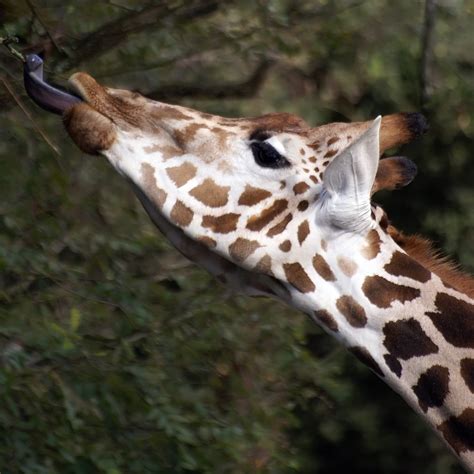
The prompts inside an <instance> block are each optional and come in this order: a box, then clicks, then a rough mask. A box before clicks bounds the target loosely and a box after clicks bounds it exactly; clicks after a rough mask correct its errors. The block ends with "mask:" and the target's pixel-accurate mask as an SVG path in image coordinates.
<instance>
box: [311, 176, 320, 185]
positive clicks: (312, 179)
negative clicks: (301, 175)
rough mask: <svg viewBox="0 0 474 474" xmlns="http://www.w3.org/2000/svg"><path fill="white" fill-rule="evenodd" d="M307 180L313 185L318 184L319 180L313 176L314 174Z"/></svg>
mask: <svg viewBox="0 0 474 474" xmlns="http://www.w3.org/2000/svg"><path fill="white" fill-rule="evenodd" d="M309 179H310V180H311V181H312V182H313V183H314V184H317V183H319V180H318V177H317V176H314V174H312V175H311V176H310V177H309Z"/></svg>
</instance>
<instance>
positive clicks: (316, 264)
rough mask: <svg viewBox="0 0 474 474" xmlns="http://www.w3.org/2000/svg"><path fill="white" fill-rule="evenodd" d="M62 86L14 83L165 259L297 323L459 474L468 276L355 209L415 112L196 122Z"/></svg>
mask: <svg viewBox="0 0 474 474" xmlns="http://www.w3.org/2000/svg"><path fill="white" fill-rule="evenodd" d="M40 79H41V77H40ZM69 82H70V84H71V85H72V87H73V88H74V89H75V91H76V95H75V96H70V98H69V99H68V98H67V97H64V96H61V100H58V97H57V96H56V95H55V94H56V93H55V92H54V88H52V89H51V90H43V91H42V92H43V95H42V96H41V101H40V100H37V99H36V98H35V96H36V97H37V95H38V91H39V90H40V89H41V88H42V87H43V86H42V83H41V81H38V82H36V83H35V84H33V85H31V84H30V85H28V84H26V83H25V85H26V87H27V90H28V91H29V93H30V95H31V96H32V97H33V98H34V99H35V100H36V101H37V102H38V103H40V105H41V106H42V107H44V108H47V109H48V110H50V111H51V110H52V109H55V110H53V111H55V112H56V113H59V114H62V116H63V121H64V125H65V127H66V130H67V132H68V134H69V135H70V137H71V138H72V140H73V141H74V142H75V143H76V144H77V146H78V147H79V148H80V149H81V150H83V151H84V152H85V153H88V154H93V155H96V154H100V155H104V156H105V157H106V158H107V159H108V161H109V162H110V163H111V164H112V166H113V167H114V168H115V169H116V170H117V171H118V172H119V173H120V174H121V175H123V176H124V177H125V179H127V180H128V181H129V183H130V185H131V186H132V187H133V189H134V191H135V193H136V195H137V196H138V198H139V200H140V201H141V203H142V204H143V207H144V208H145V210H146V211H147V213H148V214H149V216H150V218H151V219H152V221H153V222H154V223H155V224H156V226H157V227H158V228H159V229H160V230H161V231H162V232H163V234H164V235H165V236H166V237H167V238H168V239H169V240H170V241H171V242H172V243H173V245H174V246H175V247H176V248H177V249H178V250H179V251H180V252H182V253H183V254H184V255H185V256H187V257H188V258H190V259H191V260H193V261H194V262H196V263H197V264H199V265H201V266H202V267H204V268H206V269H207V270H208V271H210V272H211V273H212V274H214V275H215V276H216V277H217V278H218V279H219V280H221V281H223V282H224V283H226V284H228V285H230V286H233V287H234V288H236V289H238V290H239V291H242V292H244V293H246V294H249V295H253V296H260V295H265V296H270V297H273V298H276V299H278V300H281V301H283V302H285V303H287V304H289V305H291V306H293V307H295V308H298V309H299V310H301V311H303V312H304V313H306V314H307V315H309V316H310V317H311V318H312V319H313V320H314V321H315V322H316V323H318V324H319V325H320V326H322V328H323V329H324V330H325V331H326V332H328V333H329V334H331V335H332V336H334V337H335V338H336V339H337V340H338V341H340V342H341V343H342V344H343V345H345V346H346V347H347V348H348V349H349V351H351V352H352V353H353V354H354V355H355V356H356V357H358V358H359V359H360V360H361V361H362V362H364V363H365V364H366V365H367V366H368V367H369V368H370V369H371V370H372V371H373V372H375V374H376V375H378V376H379V377H380V378H381V379H383V380H384V381H385V382H386V383H387V384H389V385H390V386H391V387H392V388H393V389H394V390H395V391H396V392H398V393H399V394H400V395H401V396H402V397H403V398H404V399H405V400H406V402H407V403H408V404H409V405H410V406H411V407H412V408H413V409H414V410H415V411H416V412H417V413H418V414H419V415H420V416H421V417H423V418H424V419H425V420H426V421H427V422H428V423H429V424H430V425H431V426H432V427H433V429H434V430H435V431H436V432H437V433H438V434H439V435H440V436H441V437H442V439H444V441H445V442H446V443H447V444H448V446H449V447H450V448H451V449H452V450H453V451H454V453H455V454H456V455H457V456H458V457H459V459H460V461H461V463H462V464H463V465H464V467H465V468H466V469H468V470H469V472H473V471H474V279H473V278H472V277H470V276H468V275H466V274H463V273H461V272H460V271H459V270H458V269H456V267H454V266H453V265H452V264H451V263H449V262H447V261H446V260H443V259H442V258H439V257H438V256H437V255H436V253H435V252H434V251H433V250H432V249H431V244H430V243H429V242H428V241H427V240H425V239H423V238H421V237H417V236H407V235H405V234H404V233H402V232H400V231H399V230H397V229H396V228H395V227H394V226H393V225H392V224H391V223H390V221H389V219H388V217H387V215H386V213H385V212H384V210H383V209H382V208H381V207H380V206H378V205H375V204H373V203H372V202H371V196H372V194H373V193H374V192H376V191H378V190H380V189H395V188H398V187H401V186H404V185H406V184H408V183H409V182H410V181H411V180H412V179H413V177H414V175H415V174H416V167H415V165H414V164H413V163H412V162H411V161H410V160H408V159H406V158H402V157H393V158H384V159H380V156H381V155H382V154H383V153H384V151H385V150H387V149H388V148H392V147H394V146H398V145H401V144H404V143H407V142H409V141H411V140H412V139H414V138H416V137H417V136H419V135H421V134H422V133H424V132H425V130H426V123H425V121H424V118H423V117H422V116H421V115H420V114H416V113H411V114H394V115H388V116H384V117H377V118H376V119H375V120H372V121H367V122H355V123H331V124H328V125H323V126H319V127H311V126H309V125H308V124H307V123H306V122H305V121H304V120H302V119H301V118H299V117H297V116H295V115H292V114H287V113H276V114H267V115H263V116H261V117H255V118H238V119H230V118H223V117H220V116H216V115H210V114H207V113H201V112H199V111H196V110H193V109H190V108H185V107H182V106H176V105H169V104H164V103H161V102H156V101H152V100H149V99H146V98H145V97H143V96H141V95H139V94H137V93H134V92H129V91H125V90H117V89H111V88H106V87H103V86H101V85H100V84H98V83H97V82H96V81H95V80H94V79H93V78H92V77H91V76H89V75H88V74H86V73H76V74H74V75H73V76H72V77H71V78H70V81H69ZM53 102H54V104H53ZM48 103H49V106H48ZM52 104H53V105H54V107H53V105H52Z"/></svg>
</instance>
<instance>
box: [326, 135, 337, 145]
mask: <svg viewBox="0 0 474 474" xmlns="http://www.w3.org/2000/svg"><path fill="white" fill-rule="evenodd" d="M337 141H339V137H331V138H330V139H329V140H328V141H327V146H328V147H329V146H331V145H332V144H333V143H336V142H337Z"/></svg>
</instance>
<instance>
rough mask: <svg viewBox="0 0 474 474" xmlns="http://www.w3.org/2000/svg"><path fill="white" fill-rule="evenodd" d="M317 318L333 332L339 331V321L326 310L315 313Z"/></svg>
mask: <svg viewBox="0 0 474 474" xmlns="http://www.w3.org/2000/svg"><path fill="white" fill-rule="evenodd" d="M314 316H315V318H316V319H317V320H318V321H319V322H320V323H322V324H324V326H326V327H327V328H328V329H330V330H331V331H333V332H337V331H339V328H338V326H337V321H336V320H335V319H334V318H333V317H332V315H331V314H330V313H329V312H328V311H326V310H325V309H319V310H318V311H315V312H314Z"/></svg>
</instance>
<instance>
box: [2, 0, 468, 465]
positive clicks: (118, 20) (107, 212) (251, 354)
mask: <svg viewBox="0 0 474 474" xmlns="http://www.w3.org/2000/svg"><path fill="white" fill-rule="evenodd" d="M1 5H2V8H0V21H1V22H3V31H1V32H0V33H1V34H5V33H12V34H16V35H18V36H20V38H21V39H22V47H23V49H24V51H26V50H32V51H45V55H46V60H45V61H46V66H48V67H49V70H48V71H47V73H48V75H49V76H50V77H52V78H53V79H55V80H56V81H58V82H61V81H63V80H64V79H65V78H66V77H67V76H68V75H69V73H70V72H72V70H75V69H79V68H80V69H83V70H87V71H89V72H91V73H92V74H93V75H95V76H96V77H97V78H99V79H100V80H101V81H102V82H104V83H107V84H111V85H114V86H124V87H127V88H131V89H138V90H140V91H141V92H143V93H145V94H147V95H150V96H153V97H155V98H157V99H166V100H170V101H173V102H179V103H182V104H185V105H190V106H193V107H196V108H199V109H201V110H205V111H209V112H213V113H218V114H221V115H230V116H239V115H256V114H260V113H264V112H269V111H290V112H295V113H298V114H300V115H302V116H303V117H304V118H305V119H306V120H307V121H308V122H310V123H326V122H329V121H334V120H349V119H350V120H357V119H367V118H368V117H372V116H374V115H376V114H379V113H392V112H395V111H401V110H416V109H418V108H419V107H420V97H421V95H420V85H419V77H420V73H419V64H420V56H421V51H420V35H421V34H422V24H423V5H422V4H421V3H420V2H388V1H377V2H359V1H354V0H336V1H332V2H328V1H325V0H318V1H291V0H270V1H265V2H263V1H262V2H250V1H247V0H240V1H238V2H235V1H234V2H225V3H224V2H212V1H197V0H192V1H186V2H185V1H180V0H176V1H168V2H155V3H153V2H144V1H125V0H121V1H120V2H115V1H114V2H112V1H108V2H93V1H91V0H84V1H82V2H64V1H61V2H60V1H56V0H44V1H41V2H40V1H39V0H36V1H34V2H33V1H32V0H30V1H15V2H14V1H6V2H1ZM473 12H474V4H473V3H472V1H470V0H466V1H459V2H446V4H445V5H442V6H439V7H438V9H437V11H436V18H435V20H436V29H435V33H434V39H435V40H434V44H433V50H432V61H431V74H430V77H429V84H428V85H429V92H430V99H429V102H428V103H425V104H424V107H425V109H426V111H427V114H428V116H429V120H430V122H431V132H430V133H429V135H428V136H427V137H425V138H424V139H423V141H422V142H420V143H417V144H414V145H412V146H409V147H407V148H406V150H403V152H404V153H406V154H408V156H409V157H410V158H412V159H414V160H415V161H416V162H417V163H418V165H419V169H420V174H419V176H418V177H417V179H416V180H415V182H414V184H413V185H411V186H410V187H409V188H407V189H406V190H403V191H400V192H399V193H395V194H390V195H382V196H380V197H379V198H378V199H380V200H382V201H383V203H384V205H385V207H386V209H387V210H388V212H389V215H390V216H391V218H392V219H393V220H394V222H395V223H396V224H397V225H399V226H400V227H401V228H404V229H406V230H409V231H410V230H411V231H419V232H423V233H425V234H427V235H429V236H431V237H432V238H434V239H435V240H436V241H437V242H438V243H440V244H441V246H442V247H443V249H445V250H446V251H447V252H448V253H450V254H452V255H454V256H455V257H457V258H459V259H460V261H462V262H463V263H464V264H465V266H466V267H467V268H471V269H473V268H474V253H473V247H472V242H473V240H474V225H473V224H474V214H473V213H472V211H471V209H472V208H473V206H474V195H473V193H472V183H473V182H474V175H473V173H474V172H473V167H472V166H469V159H470V154H471V153H472V138H473V136H474V120H473V115H472V111H473V110H474V107H473V105H474V96H473V92H472V91H473V87H472V86H473V83H472V80H473V70H474V69H473V63H472V49H473V47H474V44H473V37H472V32H471V30H470V28H471V27H472V19H473ZM0 67H1V70H0V84H1V87H0V104H1V106H2V113H1V115H0V157H1V159H0V190H1V197H2V199H1V201H0V269H1V272H0V407H1V408H0V470H1V472H2V473H92V472H98V473H107V474H118V473H121V472H123V473H125V472H126V473H144V472H160V473H167V472H169V473H179V472H200V473H214V472H219V473H241V472H265V473H284V472H300V473H329V472H338V471H339V470H347V466H351V468H350V470H351V472H353V473H376V472H377V473H378V472H384V473H388V474H392V473H393V474H394V473H405V472H416V473H420V474H422V473H430V474H431V473H438V474H446V473H457V472H461V471H460V468H459V467H458V466H457V462H456V460H455V459H454V458H453V457H452V456H451V455H450V454H449V452H447V450H446V448H445V447H444V445H443V444H442V443H441V442H440V441H439V440H438V439H437V438H436V437H435V435H433V434H432V433H431V432H430V430H429V429H428V428H427V427H426V426H424V425H423V424H422V422H421V421H419V420H418V418H417V417H416V416H415V415H414V414H413V413H412V412H411V411H410V410H409V409H408V407H406V406H405V405H404V403H403V402H402V401H401V400H400V399H399V398H398V397H397V396H396V395H394V394H393V393H392V392H391V391H390V389H388V388H387V387H385V386H384V384H382V383H381V382H379V381H378V380H377V379H376V378H375V377H374V376H373V374H371V373H370V372H369V371H368V370H367V369H366V368H364V367H362V366H361V365H360V364H359V363H358V362H356V361H355V360H354V358H353V357H352V356H349V355H347V354H346V353H345V351H344V350H343V349H341V348H340V347H339V346H337V345H336V344H335V343H334V342H333V341H332V340H330V338H329V337H328V336H327V335H325V334H323V333H322V331H320V330H319V329H318V328H317V327H314V326H313V325H312V324H311V323H307V322H306V321H305V319H304V318H303V316H301V315H300V314H296V313H294V312H292V311H291V310H289V309H288V308H285V307H283V306H281V305H280V304H277V303H275V302H270V301H266V300H261V299H258V300H251V299H248V298H243V297H240V296H236V295H232V294H230V293H229V292H228V290H226V289H225V288H223V287H221V286H220V285H218V284H217V283H216V282H215V281H214V280H212V279H211V278H210V277H209V276H208V275H207V274H206V273H205V272H203V271H201V270H199V269H197V268H195V267H194V266H192V265H191V264H190V263H189V262H187V261H186V260H185V259H184V258H182V257H181V256H179V255H178V254H177V253H176V252H175V251H174V250H173V249H172V248H170V246H169V245H168V244H167V243H166V242H165V240H164V239H163V238H162V237H160V236H159V235H158V234H157V233H156V231H155V229H154V228H153V227H152V225H151V224H150V223H149V221H148V218H147V217H146V216H145V215H144V212H143V211H142V210H141V208H140V206H139V204H138V203H137V201H136V200H135V198H134V196H133V195H132V193H131V191H130V190H129V189H128V187H127V185H126V183H123V182H122V181H121V179H120V177H119V176H116V175H115V174H114V172H113V170H112V169H110V168H109V167H108V165H107V164H106V163H105V162H104V161H103V160H101V159H99V158H96V157H88V156H84V155H81V153H80V152H79V151H78V150H76V149H75V148H74V147H73V145H72V144H71V142H70V141H69V140H68V139H67V137H66V134H65V133H64V132H63V130H62V128H61V126H60V124H59V122H58V119H57V118H56V117H51V116H49V115H48V114H44V113H43V112H41V111H40V110H38V109H36V108H35V107H34V106H33V105H32V104H31V103H29V102H28V101H27V99H26V98H25V96H24V93H23V89H22V83H21V66H20V65H19V64H17V63H16V62H15V61H14V60H13V59H12V58H11V57H10V56H9V55H8V52H7V51H6V50H2V51H0ZM183 78H184V79H183ZM19 104H22V106H23V107H24V108H26V111H27V112H28V115H25V111H24V110H22V108H20V107H19ZM49 142H53V144H52V145H51V144H50V143H49ZM54 146H56V147H57V149H58V150H59V152H58V153H56V152H55V151H54V149H53V147H54Z"/></svg>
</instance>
